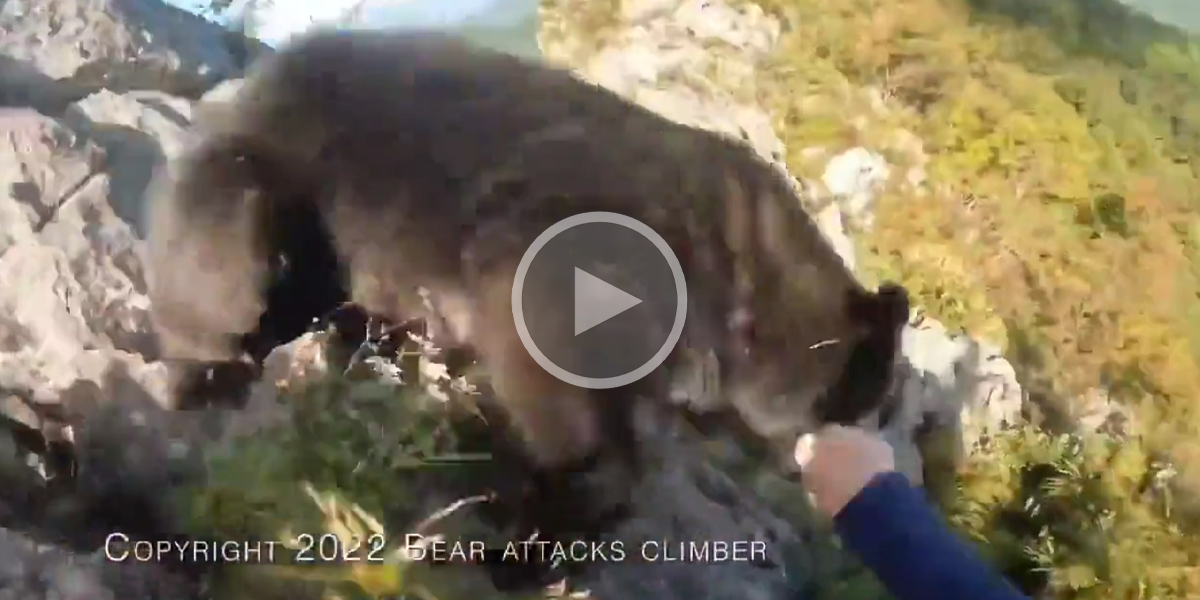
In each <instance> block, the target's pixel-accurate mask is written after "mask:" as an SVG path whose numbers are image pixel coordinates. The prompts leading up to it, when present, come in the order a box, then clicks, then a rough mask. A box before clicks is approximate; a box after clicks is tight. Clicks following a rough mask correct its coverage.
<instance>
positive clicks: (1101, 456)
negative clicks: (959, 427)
mask: <svg viewBox="0 0 1200 600" xmlns="http://www.w3.org/2000/svg"><path fill="white" fill-rule="evenodd" d="M1171 474H1172V473H1171V471H1170V469H1169V468H1167V467H1164V466H1163V465H1161V464H1158V463H1156V462H1155V461H1154V460H1153V459H1152V458H1151V457H1150V455H1149V454H1148V453H1147V452H1146V451H1145V448H1143V446H1142V445H1141V443H1140V442H1139V441H1138V440H1136V439H1132V440H1120V441H1118V440H1114V439H1111V438H1107V437H1101V436H1095V437H1086V438H1084V437H1079V436H1075V435H1062V436H1050V435H1048V434H1045V433H1042V432H1038V431H1036V430H1034V429H1033V428H1030V427H1026V428H1022V429H1013V430H1010V431H1007V432H1005V433H1002V434H1000V435H998V436H996V437H994V438H992V439H990V440H988V441H987V442H986V443H985V445H984V446H983V447H982V448H980V449H979V451H978V452H977V453H975V454H974V455H973V456H972V457H971V458H970V459H969V460H968V462H967V463H966V465H965V466H964V468H963V470H962V472H961V474H960V476H959V481H958V492H957V494H955V495H954V496H952V497H951V498H949V499H948V501H947V502H946V504H945V509H946V511H947V513H948V515H949V517H950V519H951V521H952V522H954V523H955V524H956V525H957V526H958V527H960V528H961V529H962V530H963V531H964V532H965V533H966V534H967V535H969V536H970V537H971V538H972V539H973V540H975V541H976V542H977V543H978V545H979V547H980V549H981V550H982V551H983V552H984V554H985V555H987V556H989V557H991V558H992V559H993V560H994V561H995V562H996V563H997V564H998V565H999V566H1000V567H1001V568H1002V569H1003V570H1004V571H1005V573H1006V574H1007V575H1008V576H1009V577H1010V578H1011V579H1012V580H1013V581H1015V582H1017V583H1018V584H1019V585H1020V586H1021V587H1023V588H1024V589H1025V591H1026V592H1028V593H1030V594H1031V595H1033V596H1035V597H1043V598H1044V597H1054V598H1060V597H1064V598H1077V599H1081V600H1082V599H1086V598H1096V599H1101V598H1105V599H1113V598H1186V597H1189V594H1190V593H1191V592H1193V591H1194V590H1195V589H1196V585H1197V584H1200V566H1197V565H1198V564H1200V563H1197V560H1198V559H1200V547H1198V546H1196V545H1195V543H1194V542H1195V540H1194V538H1189V536H1187V535H1186V534H1185V533H1184V532H1182V531H1181V529H1180V528H1179V527H1178V526H1176V525H1174V524H1172V522H1171V519H1170V517H1171V500H1172V492H1171V490H1170V489H1169V487H1168V486H1167V483H1168V481H1169V478H1170V476H1171Z"/></svg>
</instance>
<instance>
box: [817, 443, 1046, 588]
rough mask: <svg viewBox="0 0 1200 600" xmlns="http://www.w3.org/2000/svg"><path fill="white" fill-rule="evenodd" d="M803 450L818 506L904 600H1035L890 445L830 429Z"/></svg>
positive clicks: (870, 565) (861, 557)
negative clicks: (960, 530) (962, 533)
mask: <svg viewBox="0 0 1200 600" xmlns="http://www.w3.org/2000/svg"><path fill="white" fill-rule="evenodd" d="M801 446H806V447H805V448H798V450H797V459H798V461H799V462H800V464H801V468H802V471H803V474H804V479H805V487H806V488H808V490H809V492H810V494H811V495H812V498H813V501H814V505H815V506H816V507H817V509H818V510H819V511H821V512H823V513H825V514H826V515H827V516H830V517H832V518H833V522H834V526H835V528H836V530H837V532H838V534H839V535H840V536H841V538H842V541H843V542H844V543H845V544H846V546H847V547H848V548H849V549H850V550H851V551H852V552H854V553H855V554H856V555H857V556H858V557H859V558H860V559H861V560H862V562H863V564H864V565H866V566H867V568H869V569H870V570H871V571H872V572H874V573H875V575H876V576H877V577H878V578H879V580H880V581H881V582H882V583H883V584H884V586H885V587H886V588H887V589H888V591H889V592H891V593H892V595H893V596H895V597H896V598H897V599H898V600H968V599H969V600H1029V598H1028V597H1027V596H1024V595H1022V594H1021V593H1020V592H1018V591H1017V590H1016V589H1015V588H1013V586H1012V585H1011V584H1010V583H1008V581H1006V580H1005V579H1004V578H1003V577H1002V576H1001V575H1000V574H999V573H998V572H997V571H996V570H995V569H994V568H993V567H992V566H991V565H988V564H987V563H986V562H984V560H983V558H982V557H981V556H979V554H978V553H977V552H976V551H975V550H974V549H972V548H971V547H970V546H968V545H967V543H966V542H965V541H964V540H962V539H961V538H959V537H958V535H957V534H956V533H955V532H954V531H953V530H951V529H950V527H949V526H948V524H947V523H946V522H945V519H944V518H943V517H942V516H941V515H940V514H938V513H937V511H936V510H935V509H934V508H933V506H932V505H930V504H929V502H928V501H926V499H925V497H924V495H923V494H922V493H921V492H920V491H919V490H918V489H916V488H914V487H912V486H911V485H910V484H909V482H908V479H907V478H905V477H904V475H903V474H901V473H897V472H896V471H895V470H894V462H893V458H892V454H891V448H890V447H889V446H888V445H887V443H886V442H884V441H883V440H880V439H878V438H876V437H874V436H871V435H869V434H867V433H866V432H864V431H862V430H858V429H855V428H844V427H830V428H826V429H825V430H822V431H821V432H820V433H818V434H817V435H816V436H815V437H814V438H810V439H808V440H806V441H804V442H802V444H801Z"/></svg>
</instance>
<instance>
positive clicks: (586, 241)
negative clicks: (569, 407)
mask: <svg viewBox="0 0 1200 600" xmlns="http://www.w3.org/2000/svg"><path fill="white" fill-rule="evenodd" d="M512 307H513V319H514V320H515V322H516V327H517V333H518V334H519V335H520V337H521V341H522V343H523V344H524V345H525V349H526V350H528V351H529V354H530V355H531V356H532V357H533V359H534V360H536V361H537V363H538V364H539V365H541V367H542V368H544V369H546V370H547V371H548V372H550V373H551V374H552V375H554V376H555V377H557V378H559V379H561V380H563V381H566V382H567V383H570V384H572V385H577V386H580V387H585V388H591V389H606V388H613V387H619V386H623V385H628V384H630V383H633V382H635V381H637V380H639V379H641V378H642V377H645V376H646V375H648V374H650V372H652V371H653V370H654V369H656V368H657V367H658V366H659V365H661V364H662V363H663V361H664V360H666V358H667V356H668V355H669V354H670V352H671V350H672V349H674V347H675V344H676V343H677V342H678V341H679V337H680V335H681V334H682V333H683V324H684V319H685V317H686V314H687V288H686V285H685V282H684V279H683V269H682V268H681V267H680V264H679V260H678V259H677V258H676V257H675V255H674V253H672V252H671V248H670V246H669V245H667V242H666V241H665V240H663V239H662V237H661V236H659V235H658V234H657V233H656V232H655V231H654V230H653V229H651V228H650V227H648V226H647V225H646V224H644V223H642V222H640V221H638V220H636V219H633V218H630V217H627V216H624V215H620V214H616V213H607V212H592V213H584V214H581V215H575V216H573V217H570V218H567V219H564V220H562V221H559V222H558V223H555V224H554V225H552V226H550V227H549V228H548V229H546V231H544V232H542V234H541V235H539V236H538V237H537V239H535V240H534V241H533V243H532V244H530V246H529V249H528V250H526V251H525V255H524V256H522V257H521V262H520V264H519V265H518V266H517V272H516V277H515V278H514V280H513V289H512Z"/></svg>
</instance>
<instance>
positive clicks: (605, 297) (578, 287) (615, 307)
mask: <svg viewBox="0 0 1200 600" xmlns="http://www.w3.org/2000/svg"><path fill="white" fill-rule="evenodd" d="M641 303H642V301H641V300H639V299H638V298H635V297H633V296H631V295H629V294H627V293H625V292H623V291H621V290H620V288H617V287H615V286H611V285H609V284H607V283H604V281H603V280H602V279H600V278H599V277H596V276H595V275H591V274H589V273H588V272H587V271H584V270H583V269H580V268H579V267H575V335H579V334H581V333H583V332H585V331H587V330H589V329H591V328H593V327H595V326H597V325H599V324H601V323H603V322H605V321H607V320H609V319H611V318H613V317H615V316H617V315H619V314H621V313H623V312H625V311H627V310H629V309H631V308H633V307H635V306H637V305H639V304H641Z"/></svg>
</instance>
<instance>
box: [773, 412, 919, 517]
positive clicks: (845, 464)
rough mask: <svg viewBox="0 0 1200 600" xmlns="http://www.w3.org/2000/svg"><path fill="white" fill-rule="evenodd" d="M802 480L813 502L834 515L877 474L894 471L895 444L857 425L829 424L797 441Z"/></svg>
mask: <svg viewBox="0 0 1200 600" xmlns="http://www.w3.org/2000/svg"><path fill="white" fill-rule="evenodd" d="M796 462H797V463H799V465H800V472H801V475H802V478H801V481H802V482H803V485H804V488H805V489H806V490H808V493H809V495H810V497H811V498H812V502H813V505H814V506H816V508H817V510H818V511H820V512H822V513H824V514H825V515H826V516H828V517H830V518H833V517H836V516H837V514H838V513H839V512H841V511H842V509H843V508H844V507H845V506H846V504H848V503H849V502H850V501H851V500H853V499H854V497H855V496H856V495H858V493H859V492H860V491H862V489H863V488H864V487H865V486H866V485H867V484H868V483H870V482H871V479H873V478H874V477H875V476H876V475H878V474H880V473H886V472H889V471H894V470H895V468H896V461H895V456H894V454H893V453H892V447H891V446H889V445H888V443H887V442H885V441H883V440H882V439H880V438H879V437H877V436H875V435H872V434H870V433H868V432H866V431H864V430H862V429H859V428H857V427H843V426H841V425H829V426H826V427H824V428H823V429H821V430H820V431H818V432H816V433H815V434H814V433H810V434H806V435H803V436H801V437H800V440H799V441H798V442H796Z"/></svg>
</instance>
